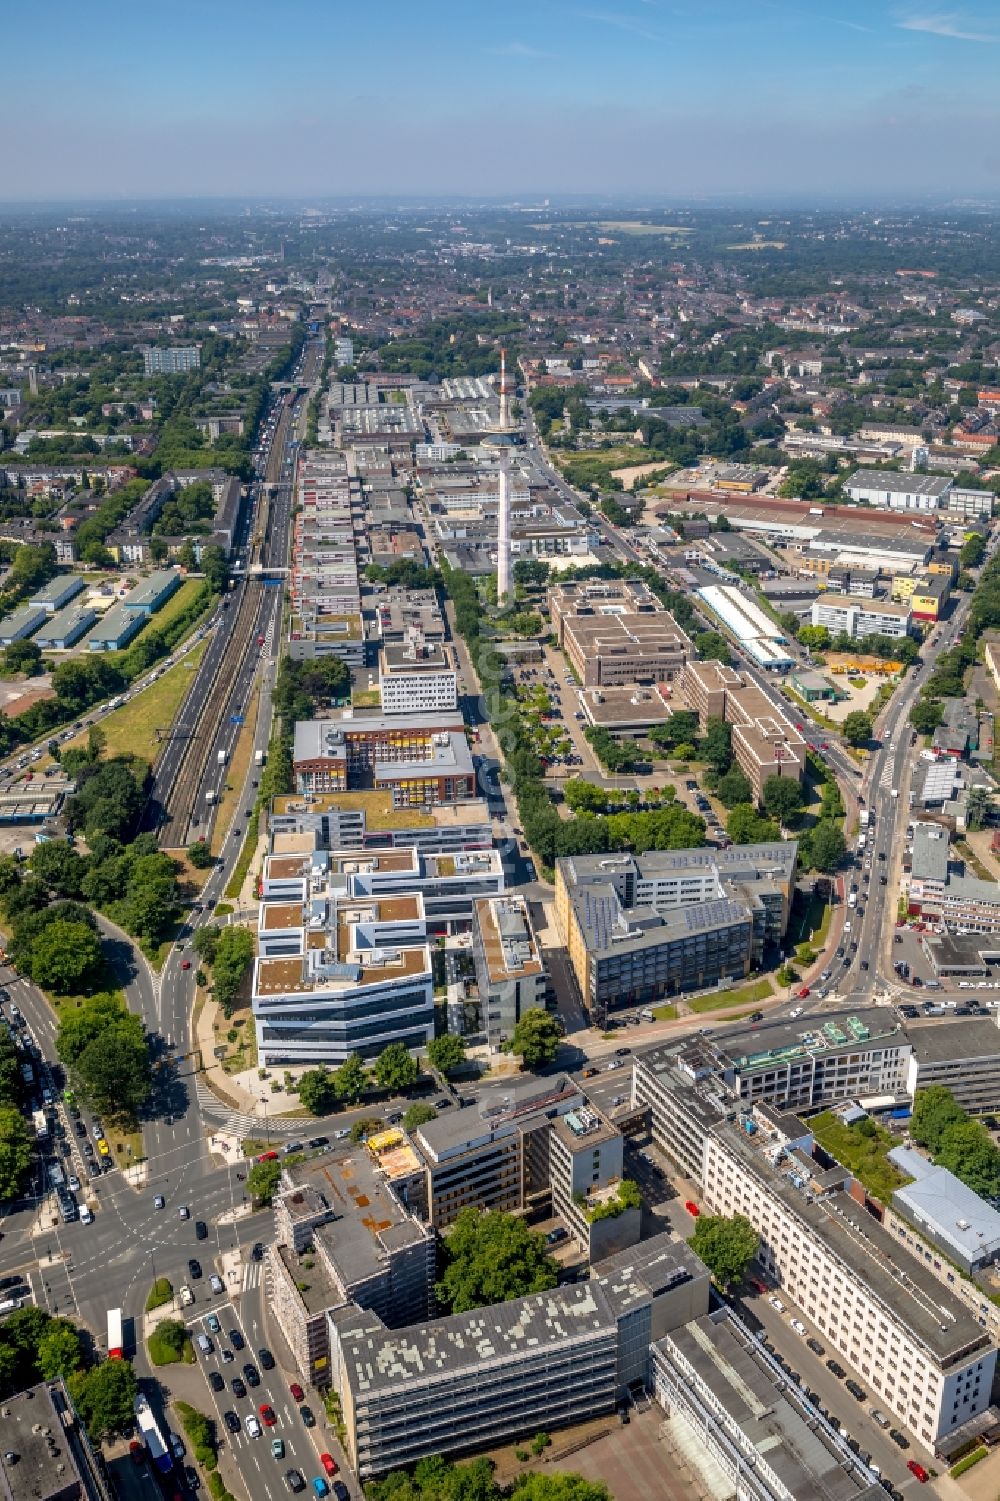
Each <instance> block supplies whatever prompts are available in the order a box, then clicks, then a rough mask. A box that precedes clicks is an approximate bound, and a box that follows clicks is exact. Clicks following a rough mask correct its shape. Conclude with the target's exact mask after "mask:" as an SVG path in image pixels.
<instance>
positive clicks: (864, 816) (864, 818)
mask: <svg viewBox="0 0 1000 1501" xmlns="http://www.w3.org/2000/svg"><path fill="white" fill-rule="evenodd" d="M858 816H859V818H860V820H861V827H862V828H863V829H867V827H868V825H869V824H870V823H871V821H872V816H871V814H870V813H869V811H868V809H867V808H862V809H861V812H860V814H859V815H858Z"/></svg>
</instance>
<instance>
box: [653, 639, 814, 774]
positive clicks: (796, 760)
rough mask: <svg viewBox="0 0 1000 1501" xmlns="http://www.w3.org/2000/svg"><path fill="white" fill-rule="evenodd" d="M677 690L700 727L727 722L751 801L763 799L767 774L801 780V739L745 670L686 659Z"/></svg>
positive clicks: (803, 745)
mask: <svg viewBox="0 0 1000 1501" xmlns="http://www.w3.org/2000/svg"><path fill="white" fill-rule="evenodd" d="M679 694H680V697H681V698H682V699H683V700H684V701H685V702H686V703H688V704H689V705H690V706H691V708H692V709H694V710H695V711H696V712H697V714H698V719H699V722H700V724H701V728H702V729H704V728H705V726H706V725H707V723H708V721H709V719H713V718H718V719H724V720H725V721H726V723H727V724H728V725H730V726H731V735H732V746H733V755H734V756H735V758H736V764H737V765H738V766H739V768H740V770H741V771H742V772H743V774H744V776H745V777H746V778H747V779H748V780H749V782H750V786H751V788H752V789H753V797H754V801H755V802H757V803H759V802H760V801H761V798H762V797H763V795H764V783H765V782H766V781H767V780H768V778H769V777H792V778H794V779H795V781H796V782H801V780H802V776H803V773H804V771H805V765H806V755H807V753H808V746H807V744H806V741H805V738H804V737H803V735H802V734H801V733H800V731H799V730H797V729H796V728H795V725H794V724H793V723H792V721H791V720H790V719H789V718H788V716H787V715H786V714H785V712H784V711H783V709H782V708H781V706H780V705H779V704H778V703H776V702H774V701H773V700H772V699H771V697H770V696H769V695H768V694H767V693H765V692H764V691H763V689H761V688H758V686H757V684H756V683H755V682H754V681H753V680H752V679H751V678H749V677H747V675H746V674H745V673H741V672H737V671H736V670H735V668H732V667H728V666H725V665H724V664H723V663H721V662H688V663H687V665H686V667H685V668H684V671H683V673H682V674H681V681H680V688H679Z"/></svg>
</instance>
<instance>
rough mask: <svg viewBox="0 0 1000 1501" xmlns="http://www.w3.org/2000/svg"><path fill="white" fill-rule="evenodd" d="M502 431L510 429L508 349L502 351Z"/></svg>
mask: <svg viewBox="0 0 1000 1501" xmlns="http://www.w3.org/2000/svg"><path fill="white" fill-rule="evenodd" d="M500 431H501V432H502V433H506V432H509V431H510V386H509V385H508V383H507V351H506V349H501V351H500Z"/></svg>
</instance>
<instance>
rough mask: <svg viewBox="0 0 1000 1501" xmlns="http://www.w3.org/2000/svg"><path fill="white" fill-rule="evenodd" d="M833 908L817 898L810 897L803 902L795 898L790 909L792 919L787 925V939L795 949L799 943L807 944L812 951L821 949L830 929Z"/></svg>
mask: <svg viewBox="0 0 1000 1501" xmlns="http://www.w3.org/2000/svg"><path fill="white" fill-rule="evenodd" d="M832 914H833V908H832V907H831V906H830V905H829V903H827V902H824V901H823V900H822V898H820V897H818V896H812V897H810V898H809V900H808V901H807V902H806V901H803V900H802V899H801V898H797V899H796V901H795V902H794V904H793V907H792V917H791V921H790V922H789V924H788V938H789V941H790V942H791V944H792V945H793V947H795V948H797V947H798V945H799V944H800V943H808V944H810V945H811V946H812V947H813V948H814V949H819V948H822V947H823V944H824V943H825V942H826V935H827V932H828V931H829V928H830V918H831V916H832Z"/></svg>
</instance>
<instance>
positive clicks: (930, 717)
mask: <svg viewBox="0 0 1000 1501" xmlns="http://www.w3.org/2000/svg"><path fill="white" fill-rule="evenodd" d="M943 723H944V709H943V708H942V707H941V701H940V699H937V698H918V699H917V701H916V703H915V704H914V705H913V708H912V709H911V710H910V724H911V725H912V726H913V728H914V729H915V730H916V732H917V734H918V735H933V733H934V731H935V730H936V729H937V727H938V725H939V724H943Z"/></svg>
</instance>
